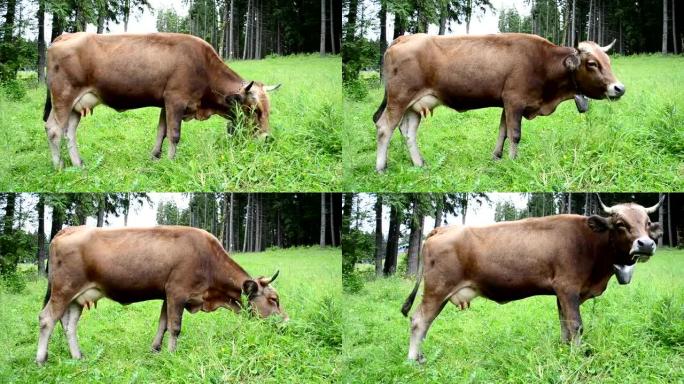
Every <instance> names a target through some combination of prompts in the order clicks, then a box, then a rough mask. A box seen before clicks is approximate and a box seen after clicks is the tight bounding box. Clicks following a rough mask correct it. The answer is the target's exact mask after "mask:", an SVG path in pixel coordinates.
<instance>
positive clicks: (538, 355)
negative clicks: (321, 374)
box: [342, 249, 684, 384]
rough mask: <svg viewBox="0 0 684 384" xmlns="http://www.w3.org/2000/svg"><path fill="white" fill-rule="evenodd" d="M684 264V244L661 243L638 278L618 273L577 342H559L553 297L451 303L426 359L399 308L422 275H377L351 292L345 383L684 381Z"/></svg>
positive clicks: (588, 306) (588, 314) (586, 314)
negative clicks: (415, 359) (412, 359)
mask: <svg viewBox="0 0 684 384" xmlns="http://www.w3.org/2000/svg"><path fill="white" fill-rule="evenodd" d="M682 269H684V251H683V250H668V249H660V250H658V252H657V253H656V255H655V256H654V257H653V258H652V259H651V260H650V261H648V262H646V263H644V264H639V265H638V266H637V267H636V270H635V272H634V277H633V279H632V282H631V284H629V285H626V286H620V285H618V283H617V282H616V280H615V279H611V281H610V283H609V284H608V288H607V289H606V291H605V292H604V293H603V295H601V296H599V297H598V298H595V299H593V300H589V301H587V302H585V303H584V304H583V305H582V307H581V311H582V318H583V321H584V327H585V330H584V336H583V344H582V345H581V346H579V347H572V348H571V347H570V346H568V345H565V344H563V343H562V342H561V341H560V325H559V322H558V314H557V311H556V302H555V298H554V297H553V296H536V297H532V298H528V299H525V300H520V301H514V302H511V303H508V304H506V305H499V304H496V303H494V302H492V301H489V300H486V299H483V298H477V299H475V300H474V301H473V302H472V303H471V308H470V309H468V310H465V311H461V310H460V309H458V308H457V307H456V306H454V305H452V304H447V306H446V307H445V308H444V310H443V311H442V313H441V314H440V315H439V316H438V317H437V319H436V320H435V322H434V323H433V325H432V328H431V329H430V331H429V332H428V334H427V338H426V339H425V342H424V343H423V353H424V354H425V357H426V358H427V362H426V363H425V365H419V364H416V363H409V362H407V360H406V356H407V353H408V340H409V320H408V319H407V318H405V317H403V316H402V314H401V313H400V311H399V310H400V308H401V305H402V304H403V302H404V300H405V299H406V297H407V296H408V294H409V292H410V291H411V289H412V288H413V285H414V280H407V279H402V278H387V279H378V280H373V281H370V282H367V283H366V285H365V287H364V289H363V291H361V293H359V294H345V298H344V302H345V321H344V328H343V335H344V338H343V347H342V355H343V361H344V364H345V367H346V370H345V372H344V374H343V377H342V381H343V382H348V383H361V382H365V383H410V382H421V383H450V382H453V383H597V384H599V383H600V384H605V383H620V384H625V383H681V382H684V322H682V319H683V318H684V280H683V279H682V278H681V271H682ZM421 292H422V289H421ZM420 299H421V295H420V294H419V295H418V297H417V298H416V302H415V303H414V306H413V308H412V311H411V313H410V314H412V313H413V311H415V309H416V308H417V307H418V304H419V303H420Z"/></svg>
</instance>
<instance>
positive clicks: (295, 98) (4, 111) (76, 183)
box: [0, 55, 342, 192]
mask: <svg viewBox="0 0 684 384" xmlns="http://www.w3.org/2000/svg"><path fill="white" fill-rule="evenodd" d="M230 67H231V68H233V69H234V70H235V71H237V72H238V73H239V74H240V75H242V76H243V77H245V78H246V79H256V80H259V81H263V82H265V83H267V84H276V83H282V84H283V85H282V87H280V89H278V90H277V91H275V92H274V93H272V94H271V107H272V108H271V116H270V124H271V132H272V134H273V137H274V140H272V141H270V142H267V141H263V140H259V139H256V138H254V137H253V136H252V134H251V133H250V132H247V130H246V129H244V130H239V129H238V133H239V134H234V135H231V136H228V137H226V124H227V123H226V120H225V119H223V118H221V117H218V116H214V117H212V118H211V119H209V120H207V121H191V122H184V123H183V128H182V129H183V131H182V137H181V142H180V144H179V147H178V152H177V155H176V159H175V160H173V161H171V160H168V159H167V158H166V157H165V151H164V153H163V156H162V159H161V160H159V161H153V160H151V159H150V151H151V149H152V146H153V145H154V141H155V137H156V130H157V121H158V118H159V109H158V108H145V109H139V110H132V111H127V112H123V113H117V112H115V111H114V110H112V109H109V108H107V107H97V108H96V110H95V112H94V115H93V116H88V117H87V118H84V119H82V120H81V124H80V125H79V128H78V143H79V149H80V151H81V156H82V158H83V160H84V161H85V169H84V170H80V169H76V168H72V167H69V168H67V169H65V170H63V171H62V172H55V171H54V170H53V168H52V164H51V162H50V155H49V149H48V146H47V145H46V137H45V129H44V124H43V121H42V114H43V105H44V103H45V89H44V88H39V89H37V90H29V93H28V97H27V100H25V101H23V102H21V103H15V102H8V101H3V100H0V125H2V126H3V127H5V128H6V129H4V130H1V131H0V141H2V142H3V143H4V145H2V146H0V158H2V159H5V161H3V162H2V163H0V174H1V175H3V177H2V178H0V190H24V191H70V192H77V191H88V192H93V191H121V190H128V191H131V190H133V191H141V190H142V191H151V190H153V191H217V190H258V191H279V192H286V191H330V190H337V189H339V185H340V183H341V179H342V165H341V163H340V158H341V154H340V152H341V144H340V143H341V141H342V139H341V137H340V134H341V126H342V123H341V121H342V94H341V92H340V88H341V74H340V59H339V57H325V58H319V57H318V56H317V55H297V56H288V57H280V58H276V59H265V60H259V61H239V62H234V63H230ZM238 128H239V127H238ZM243 131H244V132H243ZM240 132H243V133H240ZM241 135H242V136H241ZM243 136H244V138H243ZM165 149H166V148H164V150H165ZM62 155H63V156H64V158H65V159H66V163H67V164H69V162H68V154H67V151H66V145H64V148H63V154H62Z"/></svg>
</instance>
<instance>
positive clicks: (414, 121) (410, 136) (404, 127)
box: [399, 110, 425, 167]
mask: <svg viewBox="0 0 684 384" xmlns="http://www.w3.org/2000/svg"><path fill="white" fill-rule="evenodd" d="M419 125H420V115H419V114H418V113H416V112H414V111H412V110H408V111H406V113H405V114H404V118H403V119H402V121H401V126H400V128H399V130H400V131H401V134H402V135H403V136H404V139H405V140H406V145H407V146H408V150H409V154H410V155H411V161H413V165H415V166H416V167H422V166H423V165H424V164H425V162H424V161H423V156H421V155H420V150H419V149H418V126H419Z"/></svg>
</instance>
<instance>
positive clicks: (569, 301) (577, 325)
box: [556, 292, 582, 345]
mask: <svg viewBox="0 0 684 384" xmlns="http://www.w3.org/2000/svg"><path fill="white" fill-rule="evenodd" d="M556 297H557V300H558V303H559V306H560V311H561V315H560V318H561V327H565V331H563V332H562V334H563V339H564V341H566V342H568V341H572V342H573V343H574V344H575V345H579V344H580V342H581V335H582V317H581V315H580V309H579V306H580V300H579V295H578V294H577V293H565V292H558V293H557V294H556Z"/></svg>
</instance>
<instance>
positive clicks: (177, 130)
mask: <svg viewBox="0 0 684 384" xmlns="http://www.w3.org/2000/svg"><path fill="white" fill-rule="evenodd" d="M164 109H165V110H166V137H167V138H168V139H169V159H171V160H173V158H174V157H176V146H177V145H178V142H179V141H180V134H181V121H182V120H183V112H184V111H185V106H181V105H172V104H167V105H166V106H165V107H164Z"/></svg>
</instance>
